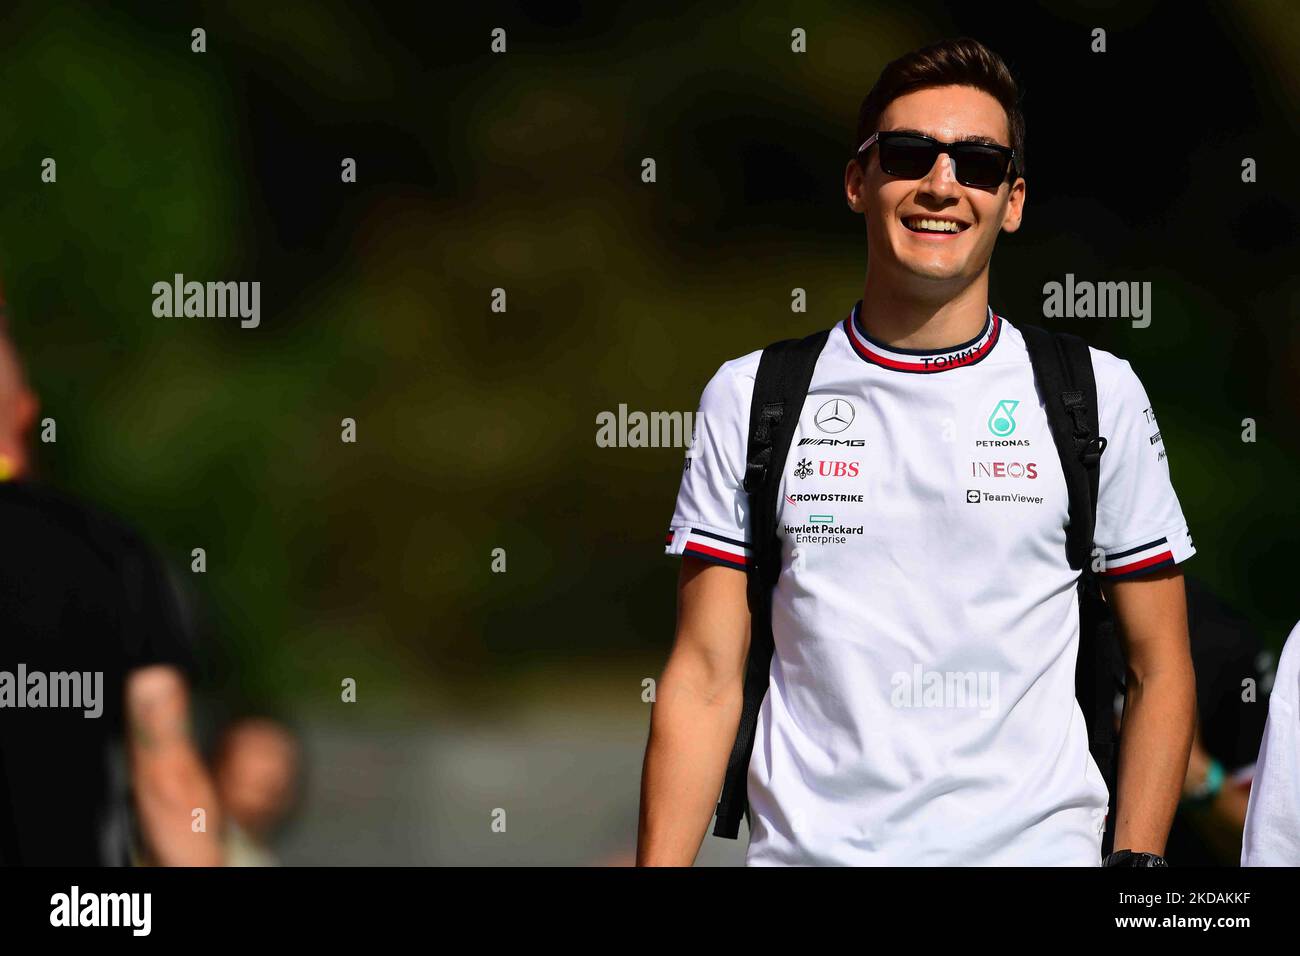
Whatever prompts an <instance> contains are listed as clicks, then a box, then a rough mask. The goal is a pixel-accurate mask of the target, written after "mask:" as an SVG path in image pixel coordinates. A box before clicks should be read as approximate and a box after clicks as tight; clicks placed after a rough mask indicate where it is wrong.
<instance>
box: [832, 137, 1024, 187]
mask: <svg viewBox="0 0 1300 956" xmlns="http://www.w3.org/2000/svg"><path fill="white" fill-rule="evenodd" d="M873 143H875V144H876V145H878V146H879V147H880V168H881V169H883V170H884V171H885V173H887V174H888V175H890V176H897V177H898V178H899V179H921V178H922V177H923V176H925V174H926V173H928V172H929V171H930V170H932V169H933V168H934V162H935V160H936V159H938V158H939V154H940V153H947V154H948V157H949V158H950V159H951V160H952V164H953V167H954V175H955V176H956V177H957V182H959V183H961V184H962V185H963V186H979V187H981V188H984V189H997V188H998V187H999V186H1001V185H1002V183H1003V181H1004V180H1005V179H1006V178H1007V174H1008V172H1015V171H1016V168H1017V167H1016V151H1015V150H1014V149H1012V148H1011V147H1010V146H1000V145H998V144H997V143H974V142H970V143H941V142H940V141H939V140H937V139H935V138H934V137H932V136H923V135H922V134H920V133H907V132H902V131H899V130H886V131H885V132H883V133H872V134H871V135H870V136H868V137H867V141H866V142H865V143H863V144H862V145H861V146H859V147H858V158H859V159H862V154H863V153H864V152H865V151H866V150H867V149H868V148H869V147H870V146H871V145H872V144H873ZM863 162H864V163H865V159H864V160H863Z"/></svg>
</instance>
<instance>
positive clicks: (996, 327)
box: [843, 299, 1002, 373]
mask: <svg viewBox="0 0 1300 956" xmlns="http://www.w3.org/2000/svg"><path fill="white" fill-rule="evenodd" d="M861 310H862V300H861V299H859V300H858V301H857V302H856V303H855V304H854V306H853V311H852V312H850V313H849V315H848V317H847V318H846V319H845V320H844V323H843V326H844V334H845V335H847V336H848V339H849V344H850V345H851V346H852V347H853V351H855V352H857V353H858V355H859V356H860V357H861V358H862V360H863V361H865V362H870V363H872V364H873V365H880V366H883V367H884V368H888V369H893V370H895V371H898V372H921V373H928V372H944V371H947V370H948V369H952V368H961V367H963V366H966V365H974V364H975V363H976V362H978V361H980V360H981V359H983V358H984V356H986V355H988V354H989V352H991V351H993V347H994V346H995V345H997V343H998V338H999V336H1000V335H1001V333H1002V318H1001V316H999V315H997V314H996V313H995V312H994V311H993V307H992V306H989V314H988V317H987V318H986V319H985V320H984V328H983V329H981V330H980V333H979V335H977V336H975V337H974V338H973V339H971V340H970V341H968V342H963V343H962V344H961V345H955V346H953V347H952V348H948V349H900V348H894V347H892V346H889V345H886V344H885V343H884V342H880V341H878V340H876V339H873V338H872V337H871V336H869V335H867V334H866V333H865V332H864V331H862V322H861V317H860V312H861Z"/></svg>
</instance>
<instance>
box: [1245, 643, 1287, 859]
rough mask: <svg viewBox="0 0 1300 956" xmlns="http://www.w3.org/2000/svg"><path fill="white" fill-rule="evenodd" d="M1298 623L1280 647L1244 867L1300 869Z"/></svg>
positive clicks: (1249, 818)
mask: <svg viewBox="0 0 1300 956" xmlns="http://www.w3.org/2000/svg"><path fill="white" fill-rule="evenodd" d="M1297 714H1300V624H1297V625H1296V626H1295V627H1294V628H1293V629H1292V631H1291V636H1290V637H1288V638H1287V640H1286V644H1284V645H1283V647H1282V656H1281V657H1280V658H1279V660H1278V662H1277V679H1276V681H1275V682H1274V684H1273V692H1272V694H1270V695H1269V700H1268V720H1267V722H1266V724H1265V726H1264V741H1263V743H1262V744H1261V745H1260V748H1259V757H1258V759H1257V761H1256V767H1255V782H1254V785H1253V786H1252V787H1251V790H1250V801H1249V805H1248V806H1247V808H1246V832H1245V836H1244V838H1243V840H1242V848H1241V865H1242V866H1300V726H1297V724H1296V719H1297Z"/></svg>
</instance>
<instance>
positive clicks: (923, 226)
mask: <svg viewBox="0 0 1300 956" xmlns="http://www.w3.org/2000/svg"><path fill="white" fill-rule="evenodd" d="M907 224H908V227H909V228H911V229H915V230H922V231H925V232H961V227H960V226H958V225H957V224H956V223H955V222H953V221H952V220H950V219H909V220H908V223H907Z"/></svg>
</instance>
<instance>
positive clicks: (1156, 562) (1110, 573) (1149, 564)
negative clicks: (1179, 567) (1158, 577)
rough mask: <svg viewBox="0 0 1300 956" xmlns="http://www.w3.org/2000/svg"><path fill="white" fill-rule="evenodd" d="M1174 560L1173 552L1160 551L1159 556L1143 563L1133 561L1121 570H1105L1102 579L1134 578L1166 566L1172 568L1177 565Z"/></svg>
mask: <svg viewBox="0 0 1300 956" xmlns="http://www.w3.org/2000/svg"><path fill="white" fill-rule="evenodd" d="M1177 563H1178V562H1176V561H1175V560H1174V555H1173V552H1171V551H1162V552H1161V553H1160V554H1157V555H1154V556H1153V557H1150V558H1147V559H1146V560H1145V561H1135V562H1134V563H1133V564H1127V565H1125V566H1124V567H1122V568H1107V569H1106V570H1105V571H1103V572H1101V573H1102V576H1103V577H1106V578H1111V579H1112V580H1114V579H1119V578H1127V577H1131V576H1136V575H1138V574H1139V573H1146V572H1149V571H1155V570H1157V569H1159V568H1163V567H1165V566H1166V565H1168V566H1173V565H1175V564H1177Z"/></svg>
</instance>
